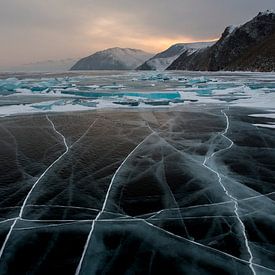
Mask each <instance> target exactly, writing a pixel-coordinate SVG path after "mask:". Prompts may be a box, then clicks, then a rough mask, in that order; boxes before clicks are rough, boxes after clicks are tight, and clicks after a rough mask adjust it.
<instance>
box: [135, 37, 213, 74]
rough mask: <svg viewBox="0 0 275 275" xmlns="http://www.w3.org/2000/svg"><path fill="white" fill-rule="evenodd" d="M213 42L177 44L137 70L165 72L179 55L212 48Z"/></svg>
mask: <svg viewBox="0 0 275 275" xmlns="http://www.w3.org/2000/svg"><path fill="white" fill-rule="evenodd" d="M214 43H215V42H197V43H179V44H175V45H173V46H171V47H170V48H168V49H167V50H165V51H163V52H161V53H158V54H156V55H155V56H153V57H152V58H150V59H149V60H147V61H146V62H144V63H143V64H142V65H141V66H139V67H138V68H137V70H165V69H166V68H167V67H168V66H170V65H171V64H172V63H173V62H174V61H175V60H176V59H177V58H178V57H179V56H180V55H182V54H186V55H190V54H192V53H194V52H196V51H197V50H199V49H203V48H206V47H209V46H212V45H213V44H214Z"/></svg>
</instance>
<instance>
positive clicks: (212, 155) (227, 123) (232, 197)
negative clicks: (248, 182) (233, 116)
mask: <svg viewBox="0 0 275 275" xmlns="http://www.w3.org/2000/svg"><path fill="white" fill-rule="evenodd" d="M221 113H222V114H223V115H224V116H225V118H226V128H225V130H224V131H223V132H222V133H221V134H220V135H221V136H222V137H224V138H225V139H227V140H228V141H229V142H230V145H229V146H228V147H226V148H224V149H222V150H220V151H217V152H214V153H212V154H211V156H210V157H205V160H204V162H203V166H204V167H205V168H207V169H208V170H210V171H212V172H213V173H214V174H216V175H217V177H218V181H219V184H220V185H221V187H222V189H223V190H224V192H225V194H226V196H227V197H228V198H229V199H230V200H231V201H232V202H233V203H234V213H235V215H236V218H237V220H238V222H239V224H240V226H241V230H242V235H243V237H244V241H245V246H246V249H247V252H248V254H249V260H248V263H249V267H250V269H251V271H252V273H253V274H254V275H256V271H255V269H254V267H253V255H252V252H251V249H250V246H249V242H248V238H247V235H246V229H245V225H244V223H243V221H242V220H241V218H240V215H239V204H238V199H236V198H235V197H234V196H233V195H231V194H230V193H229V191H228V190H227V189H226V187H225V185H224V184H223V182H222V177H221V175H220V173H219V172H217V171H216V170H214V169H212V168H211V167H210V166H208V165H207V162H208V161H209V160H210V159H211V158H213V157H214V156H215V155H216V154H218V153H221V152H224V151H227V150H229V149H231V148H232V147H233V145H234V142H233V141H232V140H231V139H230V138H228V137H227V136H226V134H227V133H228V130H229V127H230V122H229V118H228V116H227V114H226V113H225V112H224V110H221Z"/></svg>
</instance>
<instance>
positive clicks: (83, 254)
mask: <svg viewBox="0 0 275 275" xmlns="http://www.w3.org/2000/svg"><path fill="white" fill-rule="evenodd" d="M153 134H155V133H151V134H150V135H149V136H147V137H146V138H145V139H144V140H143V141H142V142H141V143H139V144H138V145H137V146H136V147H135V149H134V150H133V151H132V152H131V153H130V154H129V155H128V156H127V157H126V158H125V159H124V161H123V162H122V163H121V165H120V166H119V167H118V169H117V170H116V172H115V173H114V175H113V177H112V179H111V183H110V185H109V188H108V191H107V193H106V196H105V199H104V203H103V206H102V209H101V211H100V212H99V213H98V215H97V216H96V218H95V219H94V220H93V221H92V226H91V229H90V232H89V235H88V237H87V240H86V243H85V246H84V250H83V252H82V255H81V258H80V261H79V264H78V266H77V269H76V272H75V275H79V274H80V272H81V268H82V264H83V261H84V258H85V255H86V253H87V250H88V247H89V244H90V241H91V238H92V235H93V232H94V229H95V223H96V222H97V221H98V220H99V219H100V216H101V214H102V213H103V212H106V206H107V202H108V199H109V195H110V192H111V189H112V186H113V184H114V181H115V178H116V176H117V174H118V173H119V171H120V170H121V168H122V167H123V166H124V164H125V163H126V162H127V160H128V159H129V158H130V157H131V156H132V155H133V154H134V152H135V151H137V150H138V149H139V148H140V147H141V145H142V144H143V143H144V142H146V141H147V139H149V138H150V137H151V136H152V135H153Z"/></svg>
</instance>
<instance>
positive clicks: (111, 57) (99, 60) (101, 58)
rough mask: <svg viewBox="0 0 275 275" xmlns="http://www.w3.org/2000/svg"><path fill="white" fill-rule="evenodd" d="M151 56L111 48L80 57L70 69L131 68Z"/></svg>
mask: <svg viewBox="0 0 275 275" xmlns="http://www.w3.org/2000/svg"><path fill="white" fill-rule="evenodd" d="M151 57H152V54H151V53H147V52H144V51H142V50H136V49H129V48H126V49H124V48H111V49H107V50H104V51H100V52H96V53H95V54H92V55H90V56H88V57H85V58H82V59H80V60H79V61H78V62H77V63H76V64H75V65H74V66H73V67H72V68H71V70H133V69H135V68H137V67H138V66H139V65H141V64H142V63H143V62H144V61H146V60H148V59H149V58H151Z"/></svg>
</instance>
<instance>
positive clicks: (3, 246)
mask: <svg viewBox="0 0 275 275" xmlns="http://www.w3.org/2000/svg"><path fill="white" fill-rule="evenodd" d="M46 118H47V120H48V121H49V122H50V124H51V125H52V128H53V130H54V131H55V132H56V133H57V134H58V135H59V136H60V137H61V138H62V140H63V143H64V146H65V148H66V150H65V152H64V153H63V154H62V155H61V156H60V157H58V158H57V159H56V160H55V161H54V162H53V163H52V164H51V165H50V166H48V167H47V169H46V170H45V171H44V172H43V173H42V174H41V175H40V177H39V178H38V179H37V180H36V181H35V183H34V184H33V186H32V188H31V189H30V191H29V192H28V194H27V196H26V197H25V200H24V202H23V204H22V206H21V208H20V212H19V215H18V217H17V218H15V220H14V222H13V224H12V225H11V227H10V230H9V232H8V234H7V236H6V238H5V240H4V243H3V245H2V247H1V250H0V259H1V258H2V256H3V252H4V250H5V248H6V245H7V242H8V241H9V239H10V236H11V233H12V231H13V229H14V227H15V225H16V223H17V221H18V220H21V219H22V217H23V213H24V210H25V207H26V205H27V202H28V200H29V198H30V196H31V194H32V192H33V190H34V189H35V188H36V186H37V184H38V183H39V182H40V181H41V179H42V178H43V177H44V176H45V175H46V174H47V172H48V171H49V170H50V169H51V168H52V167H53V166H54V165H55V164H56V163H57V162H58V161H60V160H61V159H62V158H63V157H64V156H65V155H66V154H67V153H68V151H69V147H68V145H67V142H66V139H65V137H64V136H63V135H62V134H61V133H60V132H59V131H58V130H57V129H56V128H55V125H54V123H53V122H52V120H51V119H50V118H49V117H48V115H46Z"/></svg>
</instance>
